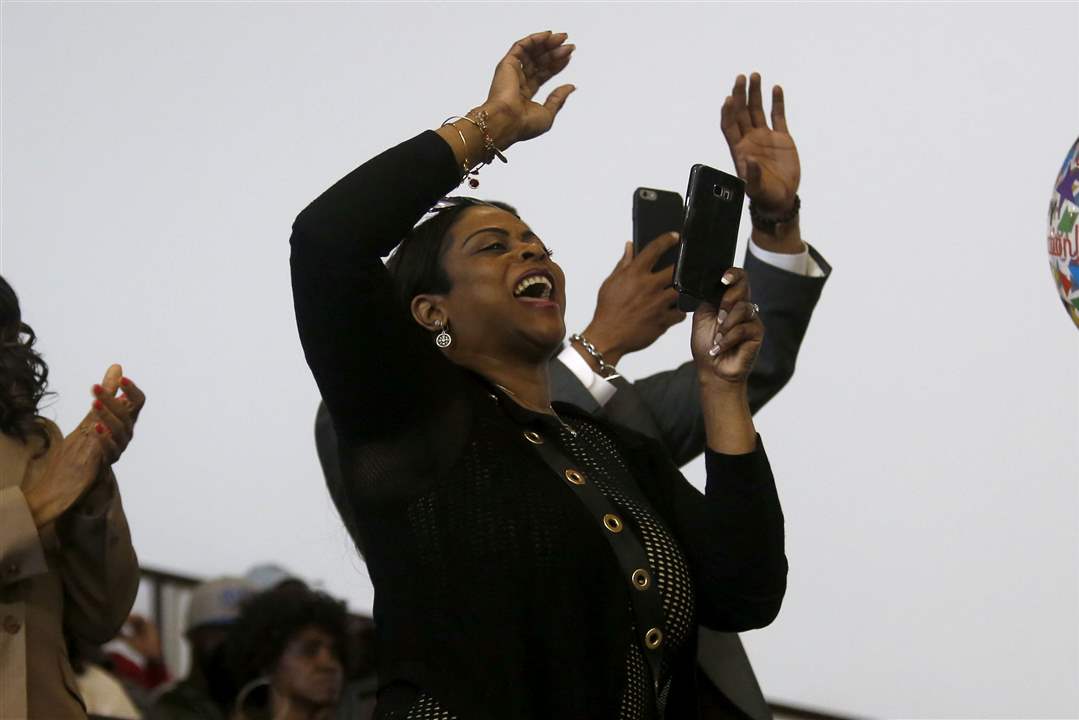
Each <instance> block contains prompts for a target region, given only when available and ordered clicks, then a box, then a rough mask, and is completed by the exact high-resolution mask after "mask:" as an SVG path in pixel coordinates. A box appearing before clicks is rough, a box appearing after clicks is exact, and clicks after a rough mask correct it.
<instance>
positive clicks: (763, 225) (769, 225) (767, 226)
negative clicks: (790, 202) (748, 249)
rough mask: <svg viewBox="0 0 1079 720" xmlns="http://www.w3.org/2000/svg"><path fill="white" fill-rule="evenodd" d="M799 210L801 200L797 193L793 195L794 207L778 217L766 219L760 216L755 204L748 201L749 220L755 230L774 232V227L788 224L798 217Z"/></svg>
mask: <svg viewBox="0 0 1079 720" xmlns="http://www.w3.org/2000/svg"><path fill="white" fill-rule="evenodd" d="M801 209H802V198H800V197H798V193H795V194H794V207H792V208H791V209H790V210H789V211H788V212H786V213H784V214H783V215H780V216H779V217H766V216H765V215H762V214H761V211H760V210H758V209H757V205H756V203H754V202H753V201H752V200H750V201H749V219H750V220H752V221H753V227H755V228H760V229H761V230H774V229H775V226H776V225H779V224H780V223H789V222H790V221H791V220H793V219H794V218H796V217H798V211H799V210H801Z"/></svg>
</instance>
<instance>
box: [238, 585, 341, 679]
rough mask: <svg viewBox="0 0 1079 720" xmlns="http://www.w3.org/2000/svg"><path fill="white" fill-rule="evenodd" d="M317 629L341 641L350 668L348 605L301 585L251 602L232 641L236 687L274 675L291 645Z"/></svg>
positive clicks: (279, 590)
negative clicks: (301, 634) (306, 630)
mask: <svg viewBox="0 0 1079 720" xmlns="http://www.w3.org/2000/svg"><path fill="white" fill-rule="evenodd" d="M312 625H313V626H315V627H317V628H320V629H322V630H325V631H326V632H327V633H328V634H329V635H331V636H332V637H334V638H335V639H336V640H337V652H338V657H339V658H340V660H341V664H342V666H345V665H346V664H347V660H348V658H347V657H345V655H346V642H345V635H346V632H347V630H348V611H347V610H346V608H345V604H344V603H343V602H340V601H338V600H334V599H333V598H332V597H330V596H329V595H327V594H326V593H323V592H319V591H317V590H312V589H311V588H309V587H307V586H306V585H303V584H300V583H287V584H284V585H281V586H280V587H277V588H274V589H272V590H267V591H265V592H261V593H259V594H257V595H254V596H252V597H251V598H249V599H248V600H247V601H246V602H245V603H244V604H243V606H242V609H241V611H240V617H239V619H238V620H237V621H236V624H235V625H233V626H232V629H230V630H229V639H228V641H227V643H228V647H227V650H226V652H227V658H228V665H229V668H230V671H231V673H232V676H233V681H234V682H235V684H236V687H242V686H243V685H246V684H247V683H249V682H251V681H252V680H254V679H255V678H258V677H259V676H261V675H265V674H267V673H268V672H270V671H271V670H272V669H273V667H274V666H275V665H277V661H278V660H280V658H281V654H282V653H283V652H284V651H285V646H286V645H288V643H289V641H290V640H292V639H293V638H294V637H295V636H296V634H297V633H299V632H300V631H301V630H303V629H304V628H308V627H311V626H312Z"/></svg>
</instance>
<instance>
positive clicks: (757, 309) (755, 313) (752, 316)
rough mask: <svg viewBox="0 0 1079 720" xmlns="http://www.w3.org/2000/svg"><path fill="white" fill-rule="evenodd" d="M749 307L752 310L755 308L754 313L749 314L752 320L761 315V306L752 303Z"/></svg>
mask: <svg viewBox="0 0 1079 720" xmlns="http://www.w3.org/2000/svg"><path fill="white" fill-rule="evenodd" d="M749 306H750V307H751V308H753V312H751V313H750V314H749V317H750V318H755V317H757V316H758V315H760V314H761V306H760V305H758V304H757V303H750V304H749Z"/></svg>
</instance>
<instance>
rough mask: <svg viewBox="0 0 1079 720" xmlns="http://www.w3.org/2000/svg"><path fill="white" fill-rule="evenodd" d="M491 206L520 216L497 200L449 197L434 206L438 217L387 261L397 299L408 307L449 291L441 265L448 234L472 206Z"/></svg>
mask: <svg viewBox="0 0 1079 720" xmlns="http://www.w3.org/2000/svg"><path fill="white" fill-rule="evenodd" d="M477 205H489V206H491V207H496V208H498V209H499V210H505V211H506V212H508V213H512V214H513V215H515V216H517V217H520V215H519V214H518V213H517V209H516V208H515V207H513V206H512V205H508V204H506V203H504V202H498V201H497V200H473V199H472V198H468V197H448V198H446V199H445V200H442V201H441V202H440V203H439V204H438V205H436V206H435V215H434V217H432V218H429V219H428V220H426V221H424V222H422V223H420V224H419V225H417V226H416V227H415V228H413V229H412V232H410V233H409V234H408V235H406V236H405V238H404V239H403V240H402V241H401V244H400V245H398V246H397V249H396V250H394V251H393V254H392V255H390V259H389V260H387V261H386V268H387V269H388V270H389V271H390V276H391V277H392V278H393V285H394V288H395V289H396V290H397V296H398V297H399V298H400V299H401V301H402V302H403V303H404V304H405V306H406V307H407V306H408V305H409V304H410V303H411V302H412V298H414V297H416V296H417V295H421V294H423V293H446V292H449V291H450V278H449V276H448V275H446V270H445V268H444V267H443V265H442V254H443V253H444V252H445V245H446V243H445V241H446V233H447V231H448V230H449V229H450V226H451V225H453V223H454V222H456V221H457V219H458V218H459V217H461V213H463V212H464V211H465V210H467V209H468V208H470V207H475V206H477Z"/></svg>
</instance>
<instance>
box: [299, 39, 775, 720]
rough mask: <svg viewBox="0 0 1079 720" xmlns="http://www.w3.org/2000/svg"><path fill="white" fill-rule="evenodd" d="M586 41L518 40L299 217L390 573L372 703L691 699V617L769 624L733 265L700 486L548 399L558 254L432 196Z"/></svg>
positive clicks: (314, 357)
mask: <svg viewBox="0 0 1079 720" xmlns="http://www.w3.org/2000/svg"><path fill="white" fill-rule="evenodd" d="M572 52H573V45H568V44H566V35H565V34H562V33H551V32H543V33H537V34H535V35H531V36H529V37H526V38H524V39H522V40H520V41H519V42H517V43H515V44H514V45H513V47H512V48H511V49H510V51H509V53H507V54H506V56H505V57H503V58H502V60H501V61H500V62H499V64H498V66H497V68H496V70H495V74H494V80H493V81H492V83H491V88H490V91H489V94H488V97H487V100H486V101H485V102H483V103H482V104H481V105H479V106H477V107H476V108H474V109H473V110H471V111H470V112H468V113H467V115H466V116H465V117H461V118H456V119H452V120H451V121H450V122H447V123H446V124H444V125H443V126H442V127H440V128H439V129H438V130H436V131H426V132H423V133H421V134H419V135H418V136H416V137H414V138H412V139H411V140H407V141H405V142H403V143H401V144H400V145H398V146H396V147H394V148H391V149H389V150H387V151H385V152H383V153H382V154H380V155H378V156H377V157H375V158H373V159H371V160H369V161H367V162H366V163H364V164H363V165H361V166H360V167H359V168H357V169H356V170H354V171H353V172H351V173H350V174H349V175H347V176H346V177H344V178H343V179H342V180H340V181H339V182H337V183H336V184H335V185H333V187H331V188H330V189H329V190H327V191H326V192H324V193H323V194H322V195H321V196H320V197H319V198H318V199H316V200H315V201H314V202H313V203H311V205H309V206H308V207H307V208H306V209H305V210H304V211H303V212H301V213H300V215H299V216H298V217H297V218H296V222H295V224H294V226H293V235H292V282H293V293H294V298H295V304H296V315H297V323H298V325H299V331H300V337H301V340H302V342H303V346H304V351H305V353H306V356H307V360H308V363H309V365H310V366H311V369H312V371H313V372H314V375H315V379H316V381H317V382H318V385H319V388H320V390H321V391H322V395H323V398H324V399H325V401H326V404H327V406H328V407H329V410H330V413H331V415H332V417H333V421H334V425H335V427H336V429H337V435H338V438H339V442H340V450H339V455H340V463H341V470H342V475H343V478H344V487H343V488H342V489H341V492H342V494H343V496H344V498H345V502H346V504H347V506H348V508H349V510H350V514H351V516H350V517H347V518H346V521H347V524H348V526H349V528H350V531H351V532H353V534H354V537H355V539H356V541H357V543H358V544H361V545H362V546H363V548H364V552H365V557H366V561H367V565H368V569H369V572H370V576H371V580H372V582H373V584H374V587H375V593H376V598H375V608H374V615H375V623H376V627H377V636H378V643H379V644H378V658H379V679H380V682H381V691H380V695H379V704H378V710H377V717H379V718H440V719H443V720H448V719H450V718H462V719H465V720H470V719H472V718H490V719H492V720H494V719H495V718H498V719H499V720H503V719H505V718H515V719H516V718H536V719H537V720H540V719H542V720H550V719H551V718H560V719H561V718H566V719H569V718H573V719H574V720H576V719H578V718H588V719H590V720H592V719H608V718H609V719H610V720H615V719H619V720H621V719H630V718H649V719H654V718H692V717H695V716H696V713H697V708H696V706H695V702H696V700H695V696H694V693H693V683H694V673H693V667H694V650H695V648H694V643H695V638H694V634H693V629H694V627H695V624H696V623H697V622H700V623H703V624H706V625H710V626H713V627H716V628H718V629H723V630H732V631H736V630H746V629H749V628H756V627H761V626H763V625H766V624H768V623H769V622H771V621H772V619H773V618H774V617H775V616H776V613H777V612H778V610H779V606H780V603H781V601H782V598H783V593H784V590H785V587H786V569H787V563H786V558H785V556H784V552H783V516H782V513H781V511H780V507H779V501H778V498H777V496H776V491H775V484H774V481H773V478H772V474H771V470H770V469H769V465H768V461H767V458H766V457H765V453H764V449H763V447H762V445H761V443H760V439H759V438H758V436H757V434H756V432H755V430H754V427H753V421H752V418H751V416H750V412H749V407H748V404H747V402H746V385H745V381H746V376H747V375H748V374H749V371H750V368H751V367H752V365H753V361H754V358H755V357H756V354H757V350H758V348H759V346H760V342H761V338H762V336H763V328H762V326H761V324H760V321H759V320H758V319H757V318H756V316H755V312H754V310H753V306H752V304H751V303H750V302H749V288H748V287H747V286H746V283H745V278H744V274H743V273H742V272H741V271H740V270H737V269H732V270H730V271H728V273H727V274H726V276H725V278H726V280H727V281H728V282H729V288H728V291H727V293H726V295H725V296H724V299H723V303H722V305H721V307H719V308H715V307H711V306H704V307H702V309H701V310H699V311H698V312H697V313H696V315H695V317H694V320H693V337H692V351H693V356H694V358H695V359H696V361H697V363H698V367H699V369H700V379H701V403H702V405H703V407H704V410H705V418H706V423H707V429H708V451H707V458H706V461H707V473H708V479H707V486H706V491H705V493H704V494H703V495H702V494H701V493H699V492H698V491H696V490H695V489H694V488H693V487H692V486H691V485H689V484H688V483H687V482H686V480H685V479H684V478H683V477H682V476H681V475H680V474H679V472H678V470H677V469H676V468H675V467H674V466H673V465H671V463H670V461H669V460H667V459H666V456H665V454H664V452H663V450H662V449H661V448H659V447H658V446H657V445H655V444H653V443H652V442H651V441H649V440H647V439H645V438H643V437H641V436H639V435H636V434H634V433H632V432H630V431H628V430H624V429H620V428H618V427H614V426H610V425H607V424H605V423H604V422H602V421H601V420H598V419H596V418H592V417H590V416H588V415H587V414H586V413H584V412H583V411H578V410H576V409H575V408H573V407H572V406H569V405H562V404H557V403H556V404H555V405H554V406H552V404H551V402H550V394H549V385H548V378H547V361H548V359H549V358H550V356H551V355H552V353H555V352H557V350H558V348H559V345H560V343H561V341H562V338H563V335H564V334H565V325H564V322H563V317H564V313H565V304H566V297H565V286H566V283H565V279H564V277H563V274H562V270H561V269H560V268H559V266H558V265H557V264H555V263H554V262H553V261H552V260H551V254H550V251H549V250H548V248H547V247H546V246H545V245H544V243H543V242H542V241H541V240H540V239H539V237H538V236H537V235H536V233H535V232H534V231H533V230H532V228H531V227H530V226H529V225H527V224H526V223H525V222H524V221H523V220H522V219H521V218H520V217H518V216H517V214H516V213H515V212H514V211H513V210H512V208H510V207H509V206H506V205H502V204H489V203H481V202H477V201H471V200H464V199H453V198H451V199H449V200H442V202H439V201H440V199H442V198H444V196H445V195H446V194H447V193H449V192H451V191H452V190H453V189H454V188H456V187H457V186H458V185H459V184H460V183H461V182H462V179H463V178H465V177H469V170H471V169H473V168H474V167H475V166H476V165H477V164H479V163H482V162H489V161H490V160H491V159H492V158H493V157H495V156H496V155H497V154H499V153H504V152H505V151H507V150H508V149H509V148H511V147H512V146H513V145H514V144H515V143H517V142H521V141H523V140H529V139H532V138H535V137H538V136H540V135H543V134H544V133H545V132H546V131H547V130H549V129H550V127H551V124H552V123H553V121H554V119H555V116H556V115H557V114H558V112H559V111H560V110H561V108H562V106H563V104H564V103H565V101H566V98H567V97H568V96H569V95H570V93H571V92H572V91H573V90H574V88H573V87H572V86H570V85H562V86H561V87H558V88H556V89H555V90H554V91H553V92H552V93H551V94H550V95H549V96H548V98H547V100H546V102H544V103H543V104H540V103H537V102H534V101H533V100H532V98H533V97H534V96H535V95H536V92H537V91H538V89H539V87H540V86H541V85H543V84H544V83H545V82H547V81H548V80H549V79H551V78H552V77H553V76H555V75H557V74H558V73H559V72H561V71H562V70H563V69H564V68H565V67H566V65H567V63H568V62H569V60H570V56H571V54H572ZM436 204H437V206H436ZM433 207H434V212H433V216H432V217H431V218H430V219H427V220H426V221H424V222H421V223H420V224H418V225H417V222H418V221H420V220H421V218H423V216H424V215H425V214H426V213H427V212H428V211H429V210H431V209H432V208H433ZM395 246H396V248H397V249H396V251H395V252H394V254H393V256H392V257H391V258H390V259H389V261H388V262H387V263H386V264H384V263H383V262H382V260H381V259H380V258H382V257H383V256H385V255H387V254H389V253H390V251H391V250H393V249H394V247H395Z"/></svg>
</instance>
